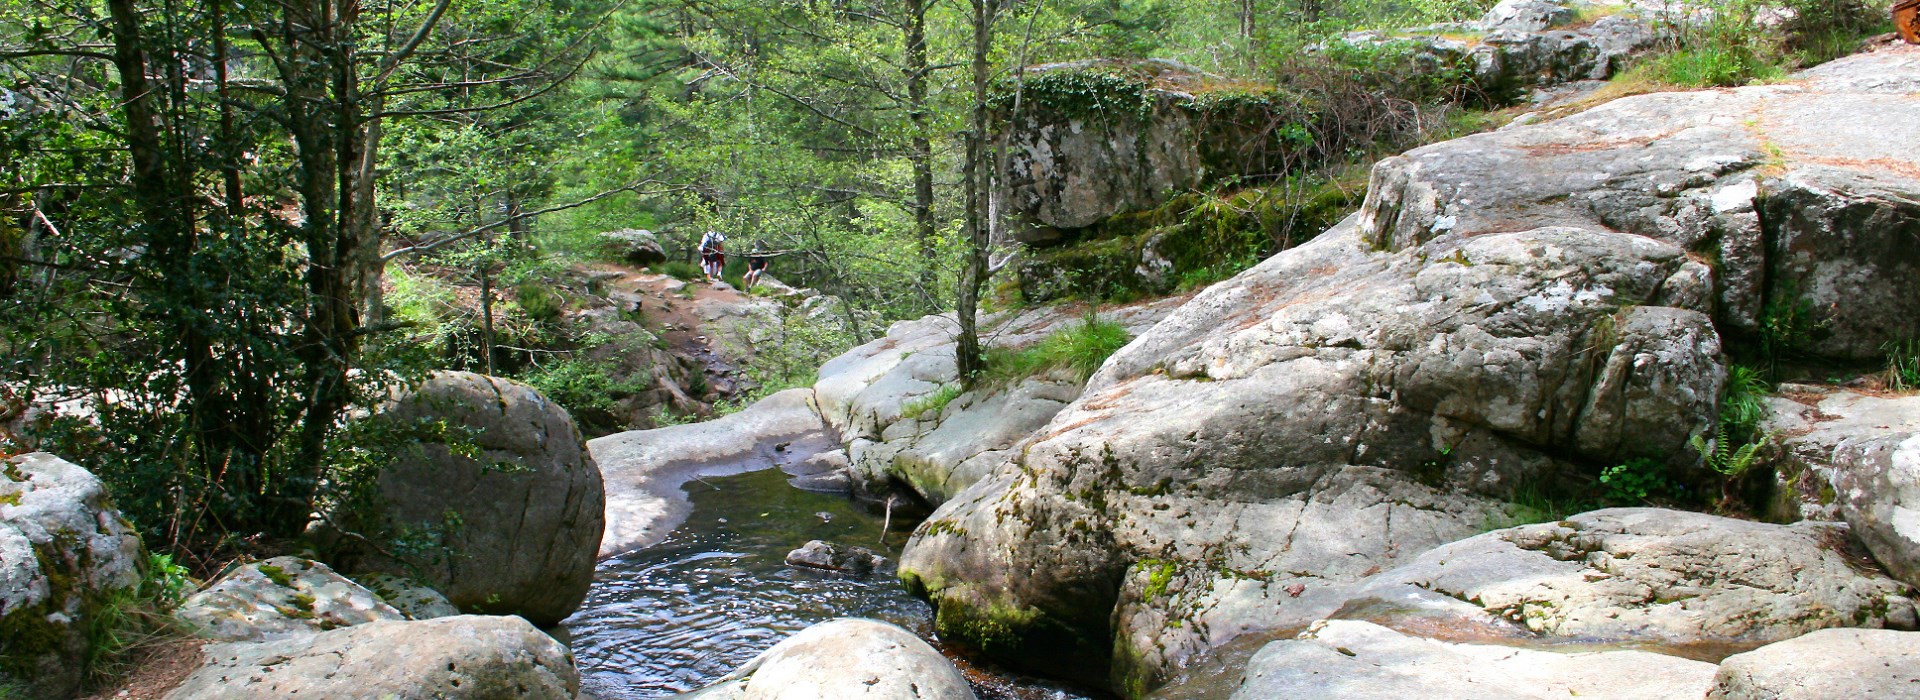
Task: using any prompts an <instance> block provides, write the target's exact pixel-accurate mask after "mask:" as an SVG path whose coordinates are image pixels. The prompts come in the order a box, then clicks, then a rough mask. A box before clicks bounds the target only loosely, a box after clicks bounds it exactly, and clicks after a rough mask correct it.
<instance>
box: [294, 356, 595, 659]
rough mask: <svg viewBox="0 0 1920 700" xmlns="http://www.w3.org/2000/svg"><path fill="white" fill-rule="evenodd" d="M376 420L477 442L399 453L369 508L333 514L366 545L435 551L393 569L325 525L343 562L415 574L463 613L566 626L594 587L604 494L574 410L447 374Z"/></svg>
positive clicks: (469, 376) (357, 569) (427, 444)
mask: <svg viewBox="0 0 1920 700" xmlns="http://www.w3.org/2000/svg"><path fill="white" fill-rule="evenodd" d="M377 419H378V420H382V421H385V422H386V423H387V424H389V425H394V426H400V427H401V429H405V428H406V427H408V426H416V425H419V424H420V423H422V422H434V421H444V422H445V423H446V424H447V425H449V426H451V427H452V428H453V429H454V430H455V431H463V430H464V431H467V432H468V435H469V436H461V435H458V434H455V435H453V436H452V437H451V439H452V440H453V441H454V443H453V444H449V443H448V442H442V441H439V440H435V439H429V440H424V441H421V442H419V443H418V444H417V445H416V446H414V447H412V448H411V449H409V450H407V451H405V452H403V453H401V454H399V455H397V456H396V458H395V459H394V460H393V461H392V463H391V464H389V465H388V466H386V467H385V468H384V469H383V470H382V471H381V472H380V474H379V476H378V478H377V479H376V481H375V485H374V494H373V495H372V498H371V505H370V506H368V507H367V508H366V509H365V510H364V511H363V512H346V513H336V514H334V516H333V518H332V521H333V522H339V523H341V527H343V528H345V529H346V530H348V531H351V532H358V533H361V534H363V535H366V536H368V537H375V538H392V537H398V536H412V537H415V538H418V537H421V536H422V535H425V536H430V537H433V538H434V539H435V544H436V545H437V546H435V547H431V548H430V549H431V550H433V551H429V552H426V553H423V554H420V555H415V556H410V557H408V558H407V560H406V561H394V560H392V559H389V558H387V557H386V556H385V555H383V554H381V553H379V552H377V551H373V550H371V549H370V548H366V547H359V546H355V543H356V540H353V539H349V538H346V537H342V536H338V535H337V534H334V533H333V531H332V529H331V528H330V527H322V528H320V533H321V534H322V539H323V540H326V541H328V542H329V544H330V546H331V548H332V549H334V550H336V553H335V554H333V555H332V556H331V557H330V560H331V561H333V562H334V564H335V565H336V566H338V567H339V568H340V569H341V570H344V571H348V572H353V573H356V574H357V573H371V572H384V573H396V574H414V575H417V576H419V577H420V578H421V579H422V580H423V581H424V582H425V583H427V584H428V585H430V586H432V587H433V589H434V590H437V591H439V592H440V593H441V594H443V595H445V596H446V598H447V600H448V601H449V602H451V603H453V605H454V606H456V607H458V608H459V609H461V610H463V611H467V612H485V613H500V614H506V613H511V614H517V615H521V616H523V617H526V618H527V619H528V620H531V621H533V622H534V623H535V624H541V625H553V624H557V623H559V621H560V620H561V619H563V618H565V617H566V616H568V615H570V614H572V613H573V611H574V610H575V609H577V608H579V606H580V602H581V601H582V600H584V599H585V598H586V595H587V588H588V587H589V586H590V585H592V583H593V567H594V561H595V557H594V554H595V552H597V551H598V550H599V546H600V537H601V531H602V528H603V525H604V522H605V512H606V497H605V493H604V491H603V485H602V481H601V476H600V469H599V467H598V466H596V465H595V464H594V461H593V456H592V455H590V454H589V453H588V451H587V447H586V444H585V442H584V441H583V440H581V438H580V431H579V430H578V429H576V428H575V427H574V423H573V420H572V418H570V417H569V416H568V415H567V412H566V410H565V409H563V408H561V407H560V406H559V405H557V404H555V403H553V402H552V401H549V400H548V399H547V398H546V397H545V396H542V395H541V394H540V392H538V391H536V390H534V389H533V388H532V387H530V386H527V385H525V384H521V383H519V382H515V381H512V380H508V379H500V378H496V377H487V376H484V375H479V374H473V373H469V372H440V373H437V374H435V375H433V377H432V378H431V379H429V380H428V381H427V382H426V383H425V384H424V385H422V386H420V387H419V388H418V389H415V390H414V391H412V392H410V393H408V394H407V395H405V396H402V397H400V398H398V399H396V400H394V401H392V402H390V403H389V404H388V405H386V406H384V407H383V408H382V409H381V410H380V412H379V414H378V416H377ZM468 440H470V441H471V444H470V445H465V446H463V445H461V444H460V443H462V442H466V441H468ZM469 453H471V454H472V456H467V454H469Z"/></svg>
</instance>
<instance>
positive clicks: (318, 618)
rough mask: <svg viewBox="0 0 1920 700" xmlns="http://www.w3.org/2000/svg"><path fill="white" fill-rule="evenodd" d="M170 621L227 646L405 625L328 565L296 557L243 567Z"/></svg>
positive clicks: (395, 612)
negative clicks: (384, 623) (385, 623)
mask: <svg viewBox="0 0 1920 700" xmlns="http://www.w3.org/2000/svg"><path fill="white" fill-rule="evenodd" d="M174 617H175V618H177V619H179V620H180V621H181V622H184V623H186V624H187V626H188V627H189V628H190V629H192V630H193V631H194V632H195V633H196V634H198V635H199V636H201V637H205V638H207V639H214V640H219V641H226V642H238V641H258V640H262V639H278V638H284V637H290V636H295V635H299V634H306V633H310V632H320V631H325V630H330V629H335V628H339V627H349V626H352V625H358V624H363V623H368V622H373V621H375V620H401V619H406V618H405V617H404V616H402V615H401V614H400V612H399V611H398V610H395V609H394V608H393V607H392V606H390V605H388V604H387V603H386V602H385V601H383V600H381V599H380V598H379V597H378V596H376V595H374V593H373V592H372V591H369V590H367V589H366V588H363V587H361V586H360V584H357V583H354V582H352V581H349V580H347V578H346V577H344V576H341V575H339V574H336V573H334V572H333V569H330V568H328V567H327V565H326V564H322V563H320V562H317V561H312V560H308V559H302V558H300V557H274V558H272V559H268V560H266V561H262V562H254V563H251V564H244V565H241V566H240V567H238V568H235V569H234V570H233V571H232V572H230V573H228V574H227V575H226V576H223V577H221V578H220V580H218V581H215V582H214V583H213V585H210V586H207V587H206V588H205V589H203V590H201V591H200V592H198V593H195V594H193V595H192V596H190V597H188V598H187V599H186V601H185V602H183V603H181V604H180V609H179V610H177V611H175V612H174Z"/></svg>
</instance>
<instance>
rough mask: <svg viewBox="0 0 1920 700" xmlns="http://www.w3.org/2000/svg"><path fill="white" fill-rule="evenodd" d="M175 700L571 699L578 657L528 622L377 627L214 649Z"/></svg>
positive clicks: (476, 619) (480, 619)
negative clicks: (359, 699)
mask: <svg viewBox="0 0 1920 700" xmlns="http://www.w3.org/2000/svg"><path fill="white" fill-rule="evenodd" d="M203 651H204V653H205V654H206V657H207V662H206V665H205V666H202V667H201V668H200V669H199V670H197V671H194V672H193V674H192V675H190V676H188V677H187V679H186V680H185V681H183V682H182V683H181V684H180V685H179V686H178V687H176V688H174V689H173V691H172V692H169V693H168V694H167V695H166V697H167V698H168V700H221V699H229V698H230V699H233V700H243V699H244V700H252V699H254V698H307V697H314V698H394V699H395V700H430V699H433V700H439V699H454V698H474V699H475V700H492V699H494V698H527V699H529V700H543V699H544V700H573V699H574V698H575V697H576V696H577V695H578V694H579V692H580V675H579V672H578V671H576V670H575V669H574V666H573V655H572V654H570V653H569V652H568V651H567V648H566V647H565V646H564V645H562V644H560V642H558V641H555V640H554V639H553V638H552V637H549V636H547V635H546V633H544V632H541V631H540V630H539V629H537V628H535V627H534V626H533V625H532V624H529V623H528V622H527V621H526V620H524V619H521V618H518V617H513V616H505V617H491V616H481V615H459V616H455V617H443V618H439V619H434V620H419V621H411V622H394V621H379V622H370V623H367V624H364V625H356V626H353V627H346V628H342V629H336V630H333V631H330V632H320V633H317V634H308V635H304V636H298V637H293V638H288V639H282V640H277V641H272V642H241V643H234V644H215V645H209V646H207V647H205V648H204V649H203Z"/></svg>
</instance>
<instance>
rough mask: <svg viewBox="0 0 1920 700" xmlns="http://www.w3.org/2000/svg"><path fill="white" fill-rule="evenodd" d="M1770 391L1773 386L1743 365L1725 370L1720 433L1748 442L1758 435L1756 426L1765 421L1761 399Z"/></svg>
mask: <svg viewBox="0 0 1920 700" xmlns="http://www.w3.org/2000/svg"><path fill="white" fill-rule="evenodd" d="M1772 391H1773V384H1772V383H1771V382H1768V381H1767V376H1766V372H1764V371H1762V370H1760V369H1759V368H1756V367H1748V366H1745V365H1734V366H1732V367H1729V368H1727V392H1726V397H1725V398H1723V399H1721V401H1720V415H1719V426H1720V429H1722V430H1725V431H1726V432H1727V433H1729V434H1731V435H1733V436H1734V437H1735V439H1738V440H1748V439H1752V438H1753V437H1754V436H1755V435H1757V434H1758V431H1759V429H1760V422H1761V421H1763V420H1766V417H1767V406H1766V403H1765V399H1766V396H1767V394H1769V393H1771V392H1772Z"/></svg>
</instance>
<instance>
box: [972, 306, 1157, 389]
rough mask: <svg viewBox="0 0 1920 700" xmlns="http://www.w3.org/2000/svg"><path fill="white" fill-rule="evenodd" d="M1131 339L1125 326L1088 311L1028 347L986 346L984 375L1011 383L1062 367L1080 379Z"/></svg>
mask: <svg viewBox="0 0 1920 700" xmlns="http://www.w3.org/2000/svg"><path fill="white" fill-rule="evenodd" d="M1132 339H1133V338H1132V335H1130V334H1129V333H1127V327H1126V326H1123V325H1120V324H1119V323H1117V322H1114V321H1109V320H1106V319H1102V318H1100V317H1098V316H1096V315H1094V313H1093V312H1092V311H1088V312H1087V315H1086V317H1085V318H1083V319H1081V321H1080V322H1079V323H1075V324H1072V325H1069V326H1067V327H1065V328H1062V329H1060V330H1057V331H1054V332H1053V334H1052V335H1049V336H1047V337H1046V339H1044V340H1042V341H1040V342H1039V343H1038V344H1036V345H1034V346H1032V347H1029V348H1026V349H1024V350H1008V349H1004V348H992V349H989V350H988V351H987V377H988V379H991V380H997V381H1001V382H1006V383H1012V382H1015V381H1019V380H1020V379H1023V378H1026V377H1031V376H1033V375H1036V374H1039V373H1041V372H1044V371H1047V370H1051V369H1060V368H1066V369H1070V370H1072V371H1073V373H1074V376H1075V377H1077V378H1078V379H1079V380H1080V381H1082V382H1084V381H1086V380H1087V379H1089V378H1091V377H1093V373H1094V372H1096V371H1098V370H1099V369H1100V365H1102V364H1105V363H1106V361H1107V358H1108V357H1110V356H1112V355H1113V353H1115V352H1117V351H1119V350H1120V348H1122V347H1125V346H1126V344H1127V342H1128V341H1130V340H1132Z"/></svg>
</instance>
